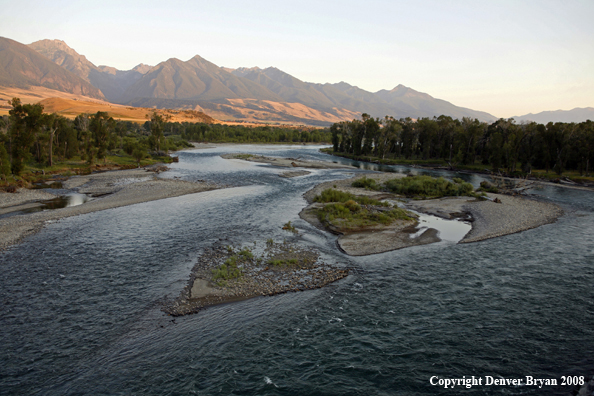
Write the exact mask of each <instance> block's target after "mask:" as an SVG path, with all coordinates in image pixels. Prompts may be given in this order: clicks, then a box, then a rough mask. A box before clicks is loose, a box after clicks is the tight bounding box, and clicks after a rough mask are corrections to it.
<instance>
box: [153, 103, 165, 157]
mask: <svg viewBox="0 0 594 396" xmlns="http://www.w3.org/2000/svg"><path fill="white" fill-rule="evenodd" d="M150 128H151V136H150V140H149V142H150V143H151V146H152V148H154V150H155V151H157V152H159V151H161V146H162V144H163V140H164V139H165V136H163V130H164V129H165V119H164V118H163V116H161V115H160V114H157V112H156V111H154V112H153V115H152V117H151V124H150Z"/></svg>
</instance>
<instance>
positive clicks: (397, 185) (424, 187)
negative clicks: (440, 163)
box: [352, 176, 477, 198]
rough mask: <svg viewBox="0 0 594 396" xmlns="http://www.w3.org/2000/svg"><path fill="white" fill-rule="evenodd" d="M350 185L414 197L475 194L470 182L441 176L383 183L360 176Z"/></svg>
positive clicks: (412, 177) (401, 179)
mask: <svg viewBox="0 0 594 396" xmlns="http://www.w3.org/2000/svg"><path fill="white" fill-rule="evenodd" d="M352 186H353V187H359V188H366V189H368V190H375V191H385V192H391V193H394V194H399V195H404V196H406V197H414V198H440V197H457V196H461V195H466V196H470V197H475V196H477V195H476V193H475V192H474V188H473V187H472V184H470V183H466V182H464V180H462V179H459V178H454V182H453V183H452V182H451V181H449V180H446V179H444V178H443V177H439V178H435V177H431V176H410V177H403V178H398V179H393V180H388V181H386V182H385V183H383V184H378V183H377V182H376V181H375V180H374V179H371V178H367V177H362V178H361V179H358V180H355V181H354V182H353V183H352Z"/></svg>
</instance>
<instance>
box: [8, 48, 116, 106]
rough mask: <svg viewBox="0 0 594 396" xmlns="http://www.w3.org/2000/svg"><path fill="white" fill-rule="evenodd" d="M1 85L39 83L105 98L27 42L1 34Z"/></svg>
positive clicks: (12, 85) (66, 90)
mask: <svg viewBox="0 0 594 396" xmlns="http://www.w3.org/2000/svg"><path fill="white" fill-rule="evenodd" d="M0 86H6V87H18V88H27V87H30V86H42V87H46V88H50V89H54V90H57V91H62V92H68V93H72V94H77V95H83V96H88V97H91V98H96V99H103V98H104V96H103V94H102V93H101V91H100V90H99V89H98V88H96V87H94V86H93V85H92V84H91V83H89V82H88V81H85V80H84V79H82V78H80V77H79V76H77V75H75V74H74V73H72V72H70V71H68V70H67V69H65V68H63V67H60V66H58V65H57V64H55V63H54V62H52V61H51V60H49V59H48V58H46V57H45V56H43V55H41V54H39V53H38V52H37V51H35V50H33V49H31V48H29V47H27V46H26V45H23V44H21V43H19V42H17V41H14V40H11V39H8V38H4V37H0Z"/></svg>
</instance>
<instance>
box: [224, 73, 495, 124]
mask: <svg viewBox="0 0 594 396" xmlns="http://www.w3.org/2000/svg"><path fill="white" fill-rule="evenodd" d="M232 73H233V74H235V75H237V76H241V77H244V78H247V79H249V80H252V81H254V82H256V83H258V84H260V85H264V86H265V87H266V88H268V89H270V90H271V91H272V92H274V93H276V94H277V95H279V96H280V97H281V98H282V99H283V100H284V101H285V102H297V103H302V104H304V105H306V106H309V107H312V108H314V109H318V110H323V109H326V110H327V109H331V108H342V109H346V110H350V111H357V112H359V113H368V114H370V115H371V116H374V117H383V116H385V115H391V116H393V117H395V118H404V117H413V118H419V117H433V116H439V115H442V114H447V115H449V116H451V117H453V118H460V119H461V118H463V117H471V118H478V119H480V120H483V121H490V120H493V121H494V120H496V119H497V118H496V117H495V116H493V115H491V114H488V113H485V112H480V111H475V110H471V109H466V108H463V107H458V106H455V105H453V104H452V103H450V102H446V101H445V100H441V99H435V98H433V97H432V96H430V95H428V94H425V93H421V92H417V91H415V90H414V89H411V88H408V87H405V86H404V85H398V86H397V87H396V88H394V89H392V90H391V91H388V90H381V91H378V92H376V93H372V92H368V91H365V90H363V89H361V88H358V87H355V86H352V85H350V84H348V83H346V82H340V83H337V84H313V83H307V82H303V81H301V80H299V79H297V78H295V77H293V76H291V75H289V74H287V73H285V72H283V71H281V70H279V69H277V68H275V67H269V68H266V69H260V68H258V67H252V68H238V69H235V70H233V71H232Z"/></svg>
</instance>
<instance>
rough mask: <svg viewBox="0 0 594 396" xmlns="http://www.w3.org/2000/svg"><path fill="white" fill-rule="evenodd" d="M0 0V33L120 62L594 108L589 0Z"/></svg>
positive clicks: (467, 102)
mask: <svg viewBox="0 0 594 396" xmlns="http://www.w3.org/2000/svg"><path fill="white" fill-rule="evenodd" d="M1 4H2V7H1V8H0V15H2V16H4V18H3V20H5V23H3V26H2V27H0V36H4V37H7V38H10V39H13V40H16V41H18V42H21V43H23V44H30V43H32V42H35V41H38V40H43V39H59V40H62V41H64V42H65V43H66V44H67V45H68V46H69V47H71V48H73V49H74V50H75V51H76V52H78V53H79V54H81V55H84V56H85V57H86V58H87V59H88V60H89V61H90V62H92V63H93V64H95V65H97V66H100V65H101V66H102V65H105V66H110V67H115V68H117V69H120V70H129V69H132V68H134V67H135V66H136V65H138V64H140V63H144V64H148V65H152V66H156V65H157V64H158V63H160V62H163V61H165V60H167V59H170V58H177V59H180V60H184V59H191V58H192V57H194V56H195V55H199V56H200V57H202V58H204V59H206V60H208V61H210V62H212V63H214V64H216V65H217V66H220V67H226V68H233V69H236V68H239V67H248V68H249V67H254V66H257V67H260V68H262V69H264V68H266V67H275V68H277V69H280V70H282V71H284V72H286V73H288V74H290V75H292V76H294V77H295V78H298V79H300V80H302V81H306V82H313V83H319V84H324V83H331V84H332V83H338V82H340V81H344V82H346V83H348V84H350V85H353V86H357V87H359V88H361V89H364V90H366V91H369V92H377V91H379V90H382V89H386V90H391V89H393V88H394V87H396V86H398V85H399V84H402V85H404V86H406V87H409V88H411V89H413V90H415V91H419V92H423V93H427V94H429V95H431V96H432V97H434V98H438V99H442V100H445V101H448V102H451V103H453V104H454V105H456V106H461V107H466V108H470V109H473V110H477V111H484V112H487V113H490V114H492V115H493V116H495V117H497V118H510V117H514V116H522V115H526V114H530V113H532V114H537V113H540V112H543V111H557V110H571V109H574V108H586V107H594V103H593V99H592V97H593V96H592V94H591V93H592V92H594V27H593V26H592V25H591V24H590V23H589V17H591V16H592V15H594V3H591V2H586V1H572V2H560V1H539V2H536V1H527V2H523V3H521V4H516V3H513V2H509V1H506V2H501V3H498V4H491V3H488V2H479V3H477V2H472V3H468V2H464V1H459V2H455V3H453V4H448V5H445V4H442V3H440V2H437V1H423V2H421V3H418V4H415V5H408V4H406V3H405V2H396V3H393V2H390V3H384V2H381V1H374V2H371V3H370V4H366V5H365V8H364V9H363V10H362V9H361V8H362V7H361V6H360V5H358V4H356V3H354V2H346V3H340V5H335V4H334V3H326V4H323V5H315V6H314V4H313V3H311V4H310V3H309V2H306V3H303V2H300V3H299V4H300V5H297V4H296V3H288V4H283V5H279V4H276V3H272V2H268V1H257V2H255V3H252V4H250V6H246V5H245V4H243V3H241V2H236V1H229V2H226V3H225V5H224V6H223V5H220V4H218V5H216V4H200V3H198V4H196V3H194V2H186V1H177V2H173V3H168V5H167V6H165V5H163V4H160V3H157V2H154V1H148V2H142V3H141V2H137V1H133V2H127V3H125V4H123V5H122V4H120V3H115V2H110V1H107V2H105V3H103V4H100V5H99V4H98V5H92V6H89V5H80V4H70V3H68V2H65V1H56V2H52V4H51V5H47V4H45V3H38V2H35V1H29V2H25V4H24V5H23V3H19V4H18V5H17V4H14V3H10V2H5V1H3V3H1ZM310 9H312V10H313V9H316V10H317V12H315V13H314V12H313V11H309V10H310ZM366 10H367V11H368V12H367V13H365V11H366ZM367 15H368V16H369V18H365V16H367ZM391 16H394V18H391ZM56 21H59V22H56ZM354 27H356V28H354ZM493 54H496V56H493Z"/></svg>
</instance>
